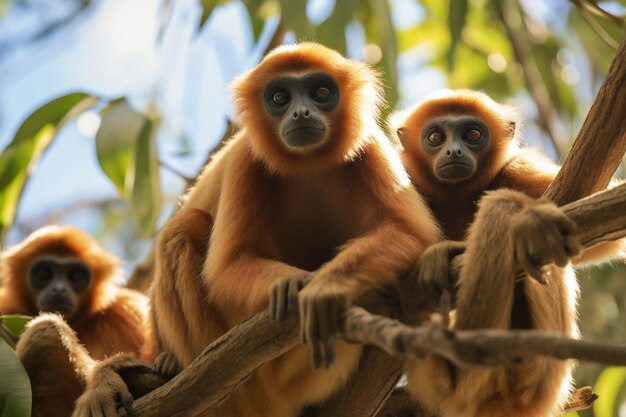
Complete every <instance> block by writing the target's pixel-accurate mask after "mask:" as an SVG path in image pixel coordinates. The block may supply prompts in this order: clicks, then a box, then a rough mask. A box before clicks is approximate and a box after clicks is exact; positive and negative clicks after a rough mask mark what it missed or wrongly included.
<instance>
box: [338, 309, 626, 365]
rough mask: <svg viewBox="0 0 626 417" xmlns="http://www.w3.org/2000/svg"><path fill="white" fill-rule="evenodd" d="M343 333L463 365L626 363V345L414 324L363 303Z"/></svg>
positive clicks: (399, 351) (533, 333) (536, 332)
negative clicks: (547, 359) (536, 359)
mask: <svg viewBox="0 0 626 417" xmlns="http://www.w3.org/2000/svg"><path fill="white" fill-rule="evenodd" d="M342 336H343V337H344V338H346V339H348V340H352V341H356V342H359V343H363V344H370V345H374V346H378V347H379V348H381V349H384V350H385V352H387V353H389V354H390V355H394V356H409V357H424V356H425V355H426V354H428V353H433V354H436V355H439V356H442V357H444V358H446V359H447V360H449V361H450V362H452V363H454V364H455V365H457V366H459V367H471V366H505V367H511V366H515V365H517V364H519V363H520V362H521V361H522V360H523V359H525V358H528V357H533V356H537V355H547V356H552V357H554V358H557V359H579V360H582V361H588V362H598V363H603V364H611V365H620V366H626V346H616V345H612V344H606V343H597V342H589V341H585V340H577V339H568V338H565V337H562V336H558V335H551V334H548V333H547V332H544V331H539V330H516V329H512V330H496V329H479V330H452V329H448V328H447V327H446V326H444V325H441V324H435V323H430V324H428V325H426V326H421V327H410V326H407V325H405V324H402V323H400V322H399V321H397V320H394V319H390V318H388V317H384V316H379V315H375V314H371V313H368V312H367V311H366V310H364V309H362V308H360V307H352V308H350V309H349V310H348V311H347V312H346V315H345V322H344V328H343V333H342Z"/></svg>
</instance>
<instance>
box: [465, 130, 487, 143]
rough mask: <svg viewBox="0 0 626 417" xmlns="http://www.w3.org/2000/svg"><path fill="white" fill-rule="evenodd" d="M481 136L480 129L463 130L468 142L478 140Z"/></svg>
mask: <svg viewBox="0 0 626 417" xmlns="http://www.w3.org/2000/svg"><path fill="white" fill-rule="evenodd" d="M482 137H483V134H482V133H480V130H478V129H470V130H468V131H467V132H465V140H467V141H468V142H478V141H479V140H480V138H482Z"/></svg>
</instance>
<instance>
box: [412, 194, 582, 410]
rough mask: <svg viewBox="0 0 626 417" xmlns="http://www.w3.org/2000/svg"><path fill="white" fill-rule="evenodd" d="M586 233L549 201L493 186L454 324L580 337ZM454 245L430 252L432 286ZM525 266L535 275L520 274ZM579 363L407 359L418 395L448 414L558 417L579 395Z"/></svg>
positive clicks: (427, 265)
mask: <svg viewBox="0 0 626 417" xmlns="http://www.w3.org/2000/svg"><path fill="white" fill-rule="evenodd" d="M577 233H578V230H577V226H576V224H575V223H574V222H573V221H572V220H571V219H569V218H568V217H567V216H566V215H565V214H564V213H563V212H562V211H561V210H560V209H559V208H558V207H556V206H555V205H554V204H552V203H550V202H548V201H546V200H535V199H533V198H530V197H528V196H527V195H525V194H522V193H520V192H517V191H513V190H510V189H500V190H496V191H489V192H487V193H486V195H485V196H484V197H483V198H482V199H481V200H480V202H479V204H478V212H477V215H476V219H475V220H474V222H473V223H472V224H471V226H470V228H469V231H468V235H467V248H466V249H465V253H464V254H463V261H462V266H461V269H460V275H459V282H458V285H457V294H456V298H457V301H456V310H455V316H454V317H455V319H454V321H453V324H452V327H453V328H454V329H459V330H472V329H483V328H492V329H511V328H517V329H538V330H544V331H547V332H551V333H555V334H559V335H563V336H566V337H571V338H576V337H578V329H577V326H576V298H577V295H578V283H577V281H576V276H575V275H574V271H573V269H572V266H571V265H569V264H568V262H569V259H570V258H571V257H572V256H575V255H576V254H578V253H579V252H580V249H581V246H580V242H579V240H578V238H577V236H576V235H577ZM448 245H450V243H449V242H441V243H439V244H435V245H433V246H431V247H430V248H429V249H428V250H427V251H425V252H424V254H423V255H422V258H421V259H420V261H419V264H420V273H419V275H420V276H419V279H420V280H421V282H420V283H421V284H422V285H423V286H424V285H429V282H432V281H435V280H436V279H438V278H437V277H435V276H434V275H436V274H442V272H443V273H445V268H443V269H442V268H440V267H439V266H440V264H441V263H442V262H444V263H445V262H446V260H447V259H448V257H447V255H446V252H447V251H449V248H447V247H446V246H448ZM453 245H454V243H453ZM520 267H521V268H522V269H523V270H524V271H525V272H526V274H523V275H522V276H520V275H518V271H519V270H520ZM542 267H543V268H544V269H543V271H542V270H541V269H540V268H542ZM531 276H532V278H531ZM572 366H573V361H570V360H568V361H562V360H558V359H553V358H548V357H541V356H538V357H534V358H530V359H525V360H524V361H523V362H521V363H520V364H519V365H517V366H515V367H513V368H509V369H504V368H472V369H463V368H456V367H454V366H452V365H451V364H450V363H449V362H448V361H446V360H445V359H443V358H441V357H438V356H435V355H428V356H426V357H425V358H424V359H417V360H410V361H407V363H406V367H405V370H406V373H407V380H408V384H407V389H408V390H409V392H410V393H411V395H412V397H413V398H414V399H415V400H416V401H418V402H419V403H420V405H422V407H424V408H425V409H426V410H427V411H428V412H430V413H432V414H434V415H437V416H439V417H534V416H542V417H556V416H558V415H560V414H561V413H562V411H563V407H564V406H565V404H566V403H567V400H568V397H569V394H570V390H571V383H572V378H571V370H572Z"/></svg>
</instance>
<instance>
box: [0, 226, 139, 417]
mask: <svg viewBox="0 0 626 417" xmlns="http://www.w3.org/2000/svg"><path fill="white" fill-rule="evenodd" d="M0 271H2V277H3V279H2V286H0V312H2V314H25V315H30V316H36V315H38V314H39V313H45V314H41V315H39V316H38V317H37V318H35V319H34V320H32V321H31V322H29V323H28V325H27V329H26V330H25V332H24V334H23V335H22V336H21V337H20V339H19V341H18V344H17V347H16V352H17V355H18V357H19V358H20V360H21V361H22V363H23V365H24V367H25V368H26V371H27V372H28V375H29V377H30V379H31V385H32V387H33V416H51V415H54V416H69V415H70V414H71V412H72V409H73V406H74V401H75V400H76V399H77V398H78V396H79V394H80V393H81V392H82V390H83V389H84V386H85V382H86V378H87V375H88V373H89V372H90V370H91V368H92V367H93V365H94V363H95V361H96V360H101V359H104V358H105V357H106V356H108V355H112V354H114V353H116V352H127V353H130V354H134V355H139V353H140V351H141V349H143V345H144V343H145V341H146V340H147V338H148V335H147V331H146V329H147V326H146V324H147V318H148V298H147V297H146V296H145V295H143V294H141V293H139V292H136V291H132V290H128V289H125V288H121V287H120V286H119V285H120V278H121V276H122V272H121V268H120V266H119V260H118V259H117V258H116V257H114V256H113V255H112V254H110V253H108V252H107V251H105V250H104V249H103V248H102V247H100V245H99V244H98V243H97V242H96V241H95V240H94V239H92V238H91V237H90V236H88V235H87V234H86V233H84V232H82V231H81V230H79V229H76V228H73V227H61V226H46V227H43V228H40V229H38V230H36V231H35V232H33V233H32V234H31V235H29V236H28V237H27V238H26V239H25V240H24V241H23V242H21V243H20V244H17V245H15V246H13V247H10V248H9V249H7V250H6V251H5V252H4V253H2V254H1V256H0ZM52 410H54V411H52Z"/></svg>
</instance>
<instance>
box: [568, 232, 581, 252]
mask: <svg viewBox="0 0 626 417" xmlns="http://www.w3.org/2000/svg"><path fill="white" fill-rule="evenodd" d="M565 250H566V252H567V254H568V256H570V257H573V256H576V255H578V254H580V252H582V250H583V247H582V244H581V243H580V239H579V238H578V236H572V235H569V236H567V237H566V238H565Z"/></svg>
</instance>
